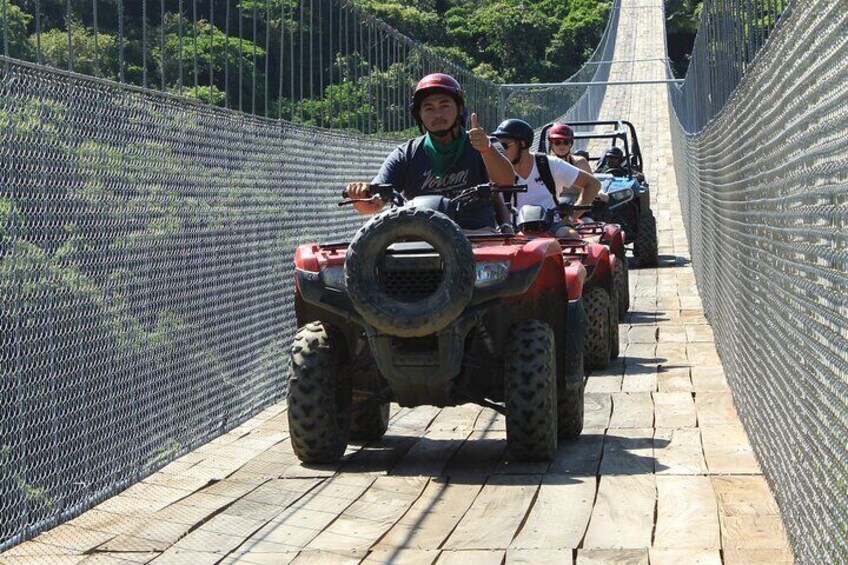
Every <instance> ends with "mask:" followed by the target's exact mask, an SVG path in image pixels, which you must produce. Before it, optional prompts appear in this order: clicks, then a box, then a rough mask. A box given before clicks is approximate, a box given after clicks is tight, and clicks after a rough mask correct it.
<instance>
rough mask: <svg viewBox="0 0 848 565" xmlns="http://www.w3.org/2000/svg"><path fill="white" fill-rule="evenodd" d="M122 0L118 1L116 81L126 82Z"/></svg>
mask: <svg viewBox="0 0 848 565" xmlns="http://www.w3.org/2000/svg"><path fill="white" fill-rule="evenodd" d="M125 45H126V42H125V41H124V0H118V80H119V81H121V82H122V83H123V82H126V76H125V75H124V67H125V56H124V47H125Z"/></svg>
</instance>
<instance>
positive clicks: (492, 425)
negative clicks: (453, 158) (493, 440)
mask: <svg viewBox="0 0 848 565" xmlns="http://www.w3.org/2000/svg"><path fill="white" fill-rule="evenodd" d="M473 429H474V431H477V432H482V431H495V430H496V431H506V416H504V415H503V414H500V413H498V412H495V411H494V410H490V409H488V408H486V409H484V410H482V411H481V412H480V414H479V415H478V416H477V419H476V420H475V421H474V427H473Z"/></svg>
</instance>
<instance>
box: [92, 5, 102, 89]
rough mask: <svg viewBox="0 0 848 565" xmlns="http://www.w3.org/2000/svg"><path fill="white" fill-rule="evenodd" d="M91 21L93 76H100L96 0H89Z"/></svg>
mask: <svg viewBox="0 0 848 565" xmlns="http://www.w3.org/2000/svg"><path fill="white" fill-rule="evenodd" d="M91 23H92V27H93V28H94V29H93V30H92V31H93V32H94V33H93V36H94V76H96V77H99V76H100V42H99V41H98V39H99V38H98V37H97V36H98V35H99V33H98V31H99V29H98V25H97V23H98V22H97V0H91Z"/></svg>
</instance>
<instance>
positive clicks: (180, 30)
mask: <svg viewBox="0 0 848 565" xmlns="http://www.w3.org/2000/svg"><path fill="white" fill-rule="evenodd" d="M177 11H178V12H179V13H178V14H177V61H179V64H180V67H179V68H180V72H179V75H178V79H177V84H178V85H179V88H180V90H179V93H180V94H183V0H180V1H179V3H178V4H177ZM162 27H163V28H164V27H165V17H164V16H163V17H162ZM163 56H164V53H163Z"/></svg>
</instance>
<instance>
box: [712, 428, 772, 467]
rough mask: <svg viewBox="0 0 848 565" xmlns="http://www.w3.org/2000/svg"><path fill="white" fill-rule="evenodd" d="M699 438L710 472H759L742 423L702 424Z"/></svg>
mask: <svg viewBox="0 0 848 565" xmlns="http://www.w3.org/2000/svg"><path fill="white" fill-rule="evenodd" d="M701 440H702V441H703V444H704V456H705V458H706V460H707V468H708V469H709V470H710V473H714V474H728V475H730V474H759V473H761V471H760V466H759V464H757V459H756V458H755V457H754V450H753V448H752V447H751V444H750V443H749V442H748V436H747V434H746V433H745V429H744V428H743V427H742V424H722V425H715V426H702V427H701Z"/></svg>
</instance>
